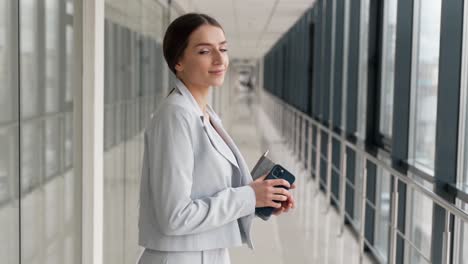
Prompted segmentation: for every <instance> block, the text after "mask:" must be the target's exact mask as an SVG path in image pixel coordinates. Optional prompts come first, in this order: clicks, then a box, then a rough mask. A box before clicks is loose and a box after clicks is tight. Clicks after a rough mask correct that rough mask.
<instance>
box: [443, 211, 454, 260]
mask: <svg viewBox="0 0 468 264" xmlns="http://www.w3.org/2000/svg"><path fill="white" fill-rule="evenodd" d="M450 230H451V213H450V212H449V210H447V209H445V228H444V248H443V252H442V253H443V255H442V256H443V259H442V263H445V264H449V263H451V262H450V255H451V254H450V253H451V251H452V243H451V242H452V232H451V231H450Z"/></svg>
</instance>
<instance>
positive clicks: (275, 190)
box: [273, 187, 292, 199]
mask: <svg viewBox="0 0 468 264" xmlns="http://www.w3.org/2000/svg"><path fill="white" fill-rule="evenodd" d="M273 193H274V194H282V195H285V196H287V197H288V199H291V198H292V195H291V193H290V192H289V191H288V190H286V189H284V188H281V187H275V188H273Z"/></svg>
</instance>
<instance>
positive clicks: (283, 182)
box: [267, 179, 291, 188]
mask: <svg viewBox="0 0 468 264" xmlns="http://www.w3.org/2000/svg"><path fill="white" fill-rule="evenodd" d="M267 182H268V184H269V185H270V186H278V185H279V186H284V187H286V188H289V187H290V186H291V185H290V184H289V182H288V181H287V180H283V179H274V180H267Z"/></svg>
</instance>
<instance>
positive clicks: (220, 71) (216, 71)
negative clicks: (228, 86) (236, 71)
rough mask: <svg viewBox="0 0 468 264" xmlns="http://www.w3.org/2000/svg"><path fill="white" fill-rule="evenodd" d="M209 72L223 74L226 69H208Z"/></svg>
mask: <svg viewBox="0 0 468 264" xmlns="http://www.w3.org/2000/svg"><path fill="white" fill-rule="evenodd" d="M208 72H209V73H213V74H221V73H223V72H224V70H214V71H208Z"/></svg>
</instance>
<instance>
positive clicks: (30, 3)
mask: <svg viewBox="0 0 468 264" xmlns="http://www.w3.org/2000/svg"><path fill="white" fill-rule="evenodd" d="M0 1H1V0H0ZM73 3H75V1H72V0H44V1H36V0H21V1H19V8H20V12H19V13H20V14H21V18H20V19H19V23H20V25H19V29H20V33H19V34H20V37H21V38H20V45H19V46H20V54H19V55H20V63H21V77H20V78H21V83H20V92H21V105H20V107H21V111H22V119H21V126H20V128H21V131H20V135H21V141H20V144H21V145H20V165H19V166H20V167H21V177H20V179H21V190H22V196H21V200H20V203H21V223H20V230H21V244H20V245H21V261H22V263H38V264H42V263H44V264H45V263H47V264H50V263H57V264H59V263H71V264H73V263H81V262H82V261H81V197H80V196H81V178H80V177H79V175H75V174H74V168H73V152H74V151H75V149H74V145H75V144H74V142H73V140H74V138H73V135H74V132H75V131H74V122H73V115H74V112H73V111H74V110H73V100H74V93H73V88H74V86H75V84H74V83H73V74H74V73H73V70H74V69H78V68H79V67H77V65H78V66H79V65H80V60H79V59H76V58H74V56H73V54H74V52H73V49H74V45H73V40H74V38H73V34H74V32H75V31H74V28H73V17H71V13H70V11H72V8H70V7H72V6H73ZM67 9H68V11H69V12H68V13H69V14H65V13H66V12H67ZM17 56H18V54H17ZM18 235H19V232H18Z"/></svg>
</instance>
